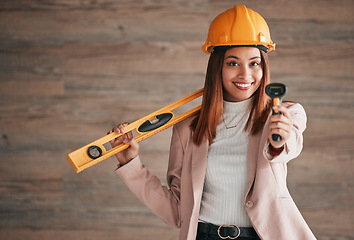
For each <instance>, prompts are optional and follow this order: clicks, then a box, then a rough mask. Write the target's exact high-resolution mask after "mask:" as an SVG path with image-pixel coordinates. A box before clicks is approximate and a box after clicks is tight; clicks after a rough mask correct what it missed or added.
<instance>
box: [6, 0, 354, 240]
mask: <svg viewBox="0 0 354 240" xmlns="http://www.w3.org/2000/svg"><path fill="white" fill-rule="evenodd" d="M242 3H246V4H247V6H248V7H250V8H252V9H254V10H256V11H257V12H260V13H261V14H262V15H263V16H264V17H265V18H266V19H267V22H268V24H269V26H270V28H271V33H272V38H273V40H274V41H275V42H276V43H277V44H278V45H277V49H276V51H275V52H272V53H270V54H269V57H270V61H271V74H272V81H280V82H283V83H285V84H287V85H288V87H289V90H290V91H289V94H288V97H287V99H288V100H294V101H298V102H301V103H302V104H303V106H304V107H305V109H306V111H307V114H308V129H307V131H306V133H305V143H304V150H303V153H302V154H301V155H300V157H299V158H298V159H297V160H295V161H293V162H291V163H290V164H289V176H288V183H289V184H288V185H289V189H290V191H291V193H292V195H293V197H294V199H295V201H296V203H297V205H298V207H299V208H300V210H301V211H302V213H303V215H304V217H305V219H306V220H307V222H308V224H309V225H310V227H311V228H312V230H313V231H314V233H315V234H316V236H317V237H318V239H322V240H329V239H335V240H349V239H353V230H354V228H353V226H354V219H353V215H354V206H353V203H354V179H353V174H354V167H353V160H354V157H353V154H354V149H353V146H354V128H353V120H354V111H353V110H354V101H353V100H354V84H353V83H354V82H353V81H354V68H353V64H354V61H353V59H354V57H353V56H354V51H353V43H354V28H353V21H354V15H353V12H354V1H353V0H337V1H330V0H320V1H306V0H298V1H284V0H275V1H267V2H266V1H261V0H255V1H247V2H246V1H216V0H176V1H162V0H144V1H142V0H136V1H128V0H116V1H108V0H92V1H88V0H80V1H78V0H52V1H38V0H27V1H13V0H2V1H1V2H0V239H147V240H149V239H161V238H164V239H177V238H178V230H176V229H173V228H170V227H168V226H167V225H165V224H164V223H163V222H162V221H160V220H159V219H158V218H157V217H155V216H154V215H153V214H151V213H150V212H149V210H148V209H147V208H146V207H144V206H143V205H142V204H141V203H140V202H139V201H138V200H137V199H136V198H135V197H134V196H133V195H132V194H131V193H130V192H129V191H128V189H127V188H126V187H125V186H124V185H123V184H122V182H121V181H120V180H119V179H117V178H116V176H115V175H114V169H115V166H116V160H115V159H114V158H110V159H109V160H106V161H104V162H102V163H100V164H98V165H95V166H94V167H92V168H89V169H87V170H85V171H84V172H82V173H80V174H76V173H75V172H74V171H73V169H72V168H71V166H70V164H69V163H68V162H67V160H66V155H67V154H68V153H69V152H71V151H73V150H75V149H77V148H79V147H81V146H83V145H85V144H87V143H89V142H91V141H93V140H96V139H98V138H100V137H102V136H104V135H105V134H106V132H107V131H108V130H109V129H111V128H112V127H113V126H114V125H115V124H117V123H120V122H124V121H133V120H136V119H138V118H140V117H142V116H144V115H146V114H148V113H150V112H152V111H155V110H157V109H159V108H161V107H163V106H165V105H167V104H168V103H171V102H173V101H176V100H177V99H179V98H181V97H183V96H185V95H187V94H189V93H192V92H194V91H196V90H198V89H199V88H201V87H202V86H203V81H204V74H205V69H206V63H207V60H208V56H207V55H205V54H203V53H202V51H201V46H202V44H203V42H204V41H205V38H206V33H207V30H208V26H209V23H210V22H211V20H212V19H213V18H214V17H215V16H216V15H217V14H218V13H220V12H222V11H223V10H225V9H227V8H230V7H232V6H233V5H234V4H242ZM170 136H171V130H170V129H169V130H166V131H164V132H162V133H160V134H158V135H156V136H154V137H152V138H150V139H148V140H146V141H145V142H143V143H142V144H141V155H142V158H143V159H144V163H145V164H146V165H147V166H148V167H149V168H150V169H151V171H152V172H153V173H154V174H156V175H157V176H159V177H160V178H161V181H162V182H163V183H165V172H166V167H167V157H168V149H169V141H170Z"/></svg>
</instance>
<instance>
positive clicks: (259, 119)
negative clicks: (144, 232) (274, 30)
mask: <svg viewBox="0 0 354 240" xmlns="http://www.w3.org/2000/svg"><path fill="white" fill-rule="evenodd" d="M274 46H275V44H274V43H273V42H272V41H271V40H270V34H269V29H268V26H267V24H266V22H265V21H264V19H263V18H262V17H261V16H260V15H259V14H258V13H256V12H254V11H252V10H251V9H247V8H246V7H245V6H235V7H234V8H232V9H229V10H227V11H225V12H223V13H221V14H220V15H218V16H217V17H216V18H215V19H214V21H213V22H212V24H211V26H210V28H209V34H208V39H207V41H206V43H205V44H204V46H203V50H204V51H205V52H207V53H208V54H210V58H209V63H208V69H207V73H206V79H205V86H204V92H203V101H202V107H201V110H200V112H198V114H197V115H196V116H193V117H191V118H189V119H186V120H184V121H182V122H180V123H179V124H177V125H175V126H174V127H173V134H172V140H171V148H170V159H169V166H168V172H167V180H168V186H162V185H161V183H160V181H159V179H158V178H157V177H156V176H153V175H151V174H150V172H149V171H148V169H147V168H146V167H144V166H143V165H142V163H141V161H140V158H139V145H138V144H137V143H136V141H135V140H134V139H133V136H132V133H131V132H129V133H126V134H124V135H122V136H121V137H119V138H117V139H115V140H113V141H112V142H111V144H112V146H113V147H115V146H117V145H119V144H121V143H122V142H124V143H126V144H129V145H130V147H129V148H128V149H126V150H125V151H123V152H120V153H118V154H117V155H116V157H117V159H118V161H119V166H118V168H117V170H116V173H117V175H118V176H119V177H120V178H121V179H122V180H123V181H124V182H125V183H126V185H127V186H128V187H129V188H130V189H131V191H132V192H133V193H134V194H135V195H136V196H137V197H138V198H139V199H140V200H141V201H142V202H144V203H145V204H146V205H147V206H148V207H149V208H150V209H151V211H152V212H153V213H155V214H156V215H158V216H159V217H160V218H161V219H162V220H164V221H165V222H166V223H168V224H169V225H171V226H175V227H178V228H181V231H180V239H190V240H192V239H235V238H237V239H265V240H268V239H269V240H281V239H286V240H289V239H290V240H291V239H294V240H295V239H297V240H306V239H315V237H314V235H313V234H312V232H311V230H310V229H309V227H308V226H307V224H306V222H305V221H304V219H303V218H302V216H301V214H300V212H299V211H298V209H297V207H296V205H295V203H294V202H293V200H292V198H291V196H290V194H289V192H288V190H287V187H286V163H287V162H288V161H290V160H291V159H293V158H295V157H297V156H298V155H299V154H300V152H301V150H302V132H303V131H304V130H305V127H306V114H305V111H304V109H303V108H302V106H301V105H299V104H294V103H284V104H283V106H280V107H277V108H276V109H275V110H278V111H280V112H282V115H271V106H270V101H269V99H268V98H267V96H266V95H265V86H266V85H267V84H268V83H269V66H268V56H267V52H269V51H271V50H274ZM125 125H126V124H123V125H119V126H118V127H115V128H114V129H113V130H114V131H115V132H117V133H124V129H123V128H124V126H125ZM272 134H279V135H280V136H281V137H282V138H281V140H280V141H278V142H276V141H273V139H272V137H271V136H272Z"/></svg>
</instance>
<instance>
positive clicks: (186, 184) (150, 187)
mask: <svg viewBox="0 0 354 240" xmlns="http://www.w3.org/2000/svg"><path fill="white" fill-rule="evenodd" d="M284 106H287V107H288V108H289V110H290V114H291V118H292V121H293V123H294V127H293V131H292V134H291V137H290V139H289V140H288V141H287V143H286V145H285V148H284V150H283V152H282V153H281V154H280V155H278V156H276V157H274V158H269V155H268V154H267V151H268V146H269V142H268V127H267V126H268V124H269V123H268V121H267V122H266V124H265V126H264V128H263V130H262V131H261V132H259V133H258V134H257V135H254V136H253V135H250V137H249V147H248V160H247V161H248V163H247V164H248V165H247V168H248V170H247V176H248V177H247V191H246V195H245V198H244V206H245V208H246V211H247V213H248V215H249V217H250V220H251V222H252V225H253V227H254V229H255V230H256V231H257V233H258V235H259V236H260V238H261V239H264V240H283V239H284V240H310V239H316V238H315V236H314V235H313V233H312V232H311V230H310V229H309V227H308V226H307V224H306V222H305V220H304V219H303V217H302V216H301V214H300V212H299V210H298V209H297V207H296V205H295V203H294V201H293V199H292V198H291V196H290V194H289V191H288V189H287V186H286V175H287V166H286V163H287V162H288V161H290V160H291V159H293V158H295V157H297V156H298V155H299V154H300V152H301V150H302V132H303V131H304V130H305V128H306V113H305V111H304V109H303V107H302V106H301V105H300V104H291V103H284ZM190 122H191V119H186V120H184V121H182V122H180V123H179V124H177V125H175V126H174V127H173V134H172V140H171V148H170V158H169V166H168V171H167V182H168V187H167V186H162V185H161V182H160V180H159V179H158V178H157V177H156V176H154V175H152V174H150V172H149V170H148V169H147V168H146V167H144V165H142V163H141V161H140V158H139V156H138V157H136V158H135V159H133V160H132V161H131V162H130V163H128V164H126V165H124V166H123V167H120V168H118V169H117V170H116V173H117V175H118V176H119V177H120V178H121V179H122V180H123V181H124V182H125V184H126V185H127V186H128V188H129V189H130V190H131V191H132V192H133V193H134V194H135V195H136V196H137V197H138V198H139V199H140V200H141V201H142V202H143V203H144V204H145V205H146V206H147V207H148V208H149V209H150V210H151V211H152V212H153V213H154V214H156V215H157V216H159V217H160V218H161V219H162V220H163V221H165V222H166V223H167V224H169V225H171V226H174V227H178V228H181V230H180V240H185V239H187V240H195V238H196V232H197V225H198V216H199V210H200V204H201V197H202V193H203V185H204V177H205V172H206V163H207V154H208V147H209V143H208V142H207V141H205V142H204V143H202V144H201V145H200V146H196V145H195V144H193V142H192V132H191V130H190V128H189V125H190Z"/></svg>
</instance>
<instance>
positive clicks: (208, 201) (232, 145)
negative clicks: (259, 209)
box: [199, 98, 252, 227]
mask: <svg viewBox="0 0 354 240" xmlns="http://www.w3.org/2000/svg"><path fill="white" fill-rule="evenodd" d="M251 101H252V99H251V98H250V99H247V100H245V101H242V102H226V101H224V105H223V108H224V111H223V120H222V121H221V122H220V124H219V125H218V126H217V128H216V137H215V139H214V142H213V143H212V144H211V146H210V147H209V151H208V162H207V170H206V175H205V182H204V189H203V196H202V201H201V208H200V214H199V219H200V221H205V222H209V223H213V224H215V225H222V224H228V225H230V224H236V225H237V226H239V227H251V226H252V225H251V222H250V219H249V217H248V215H247V213H246V210H245V207H244V203H243V202H244V197H245V194H246V181H247V150H248V137H249V132H248V131H244V127H245V125H246V122H247V120H248V117H249V107H250V104H251ZM235 125H237V126H235Z"/></svg>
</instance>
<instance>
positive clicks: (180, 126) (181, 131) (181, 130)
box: [172, 116, 195, 143]
mask: <svg viewBox="0 0 354 240" xmlns="http://www.w3.org/2000/svg"><path fill="white" fill-rule="evenodd" d="M194 117H195V116H192V117H189V118H187V119H185V120H183V121H181V122H179V123H177V124H175V125H174V126H173V136H172V137H173V138H176V137H177V138H179V139H180V140H181V141H182V142H184V143H186V142H189V141H191V140H192V129H191V123H192V121H193V119H194ZM176 135H177V136H176Z"/></svg>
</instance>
